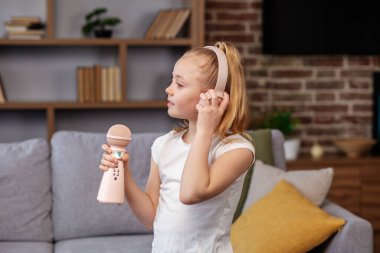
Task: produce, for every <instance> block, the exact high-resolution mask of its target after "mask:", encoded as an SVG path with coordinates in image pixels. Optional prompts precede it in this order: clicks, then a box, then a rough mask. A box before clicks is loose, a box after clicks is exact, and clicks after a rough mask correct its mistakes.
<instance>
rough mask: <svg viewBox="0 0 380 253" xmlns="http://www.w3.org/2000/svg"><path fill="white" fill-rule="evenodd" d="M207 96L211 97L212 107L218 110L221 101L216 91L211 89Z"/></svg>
mask: <svg viewBox="0 0 380 253" xmlns="http://www.w3.org/2000/svg"><path fill="white" fill-rule="evenodd" d="M207 94H209V97H210V100H211V105H212V106H213V107H214V108H217V107H218V105H219V99H218V96H217V95H216V92H215V90H213V89H210V90H208V92H207Z"/></svg>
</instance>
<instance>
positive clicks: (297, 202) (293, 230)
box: [231, 180, 345, 253]
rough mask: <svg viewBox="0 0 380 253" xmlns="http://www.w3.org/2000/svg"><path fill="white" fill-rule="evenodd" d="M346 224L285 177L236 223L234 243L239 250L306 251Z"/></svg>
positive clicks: (238, 251) (237, 251)
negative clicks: (310, 198)
mask: <svg viewBox="0 0 380 253" xmlns="http://www.w3.org/2000/svg"><path fill="white" fill-rule="evenodd" d="M344 224H345V220H344V219H341V218H337V217H334V216H331V215H329V214H328V213H326V212H325V211H323V210H322V209H321V208H319V207H318V206H316V205H314V204H313V203H312V202H311V201H309V200H308V199H307V198H305V197H303V196H302V194H301V193H300V192H299V191H298V190H297V189H296V188H295V187H294V186H293V185H292V184H291V183H288V182H287V181H285V180H281V181H280V182H279V183H277V184H276V186H275V187H274V188H273V190H272V191H271V192H270V193H268V194H266V195H265V196H264V197H263V198H261V199H260V200H259V201H257V202H256V203H255V204H254V205H252V206H251V207H250V208H249V209H248V210H247V211H246V212H243V214H242V215H241V216H240V217H239V218H238V219H237V221H236V222H235V223H234V224H233V225H232V227H231V243H232V246H233V249H234V252H235V253H246V252H265V253H276V252H284V253H287V252H289V253H290V252H291V253H303V252H307V251H309V250H311V249H313V248H314V247H315V246H317V245H319V244H321V243H322V242H324V241H325V240H326V239H327V238H329V237H330V236H331V235H332V234H334V233H335V232H337V231H338V230H339V229H341V228H342V226H343V225H344Z"/></svg>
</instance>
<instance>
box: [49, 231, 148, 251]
mask: <svg viewBox="0 0 380 253" xmlns="http://www.w3.org/2000/svg"><path fill="white" fill-rule="evenodd" d="M152 241H153V235H152V234H150V235H126V236H125V235H124V236H104V237H91V238H78V239H71V240H63V241H60V242H57V243H56V244H55V248H54V253H67V252H80V253H105V252H112V253H151V252H152Z"/></svg>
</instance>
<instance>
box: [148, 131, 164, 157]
mask: <svg viewBox="0 0 380 253" xmlns="http://www.w3.org/2000/svg"><path fill="white" fill-rule="evenodd" d="M162 138H163V136H160V137H158V138H157V139H155V140H154V142H153V144H152V147H151V150H152V159H153V161H154V162H155V163H156V164H158V163H159V154H158V152H159V150H161V147H160V146H161V145H160V144H161V142H162Z"/></svg>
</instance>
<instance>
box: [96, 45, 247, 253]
mask: <svg viewBox="0 0 380 253" xmlns="http://www.w3.org/2000/svg"><path fill="white" fill-rule="evenodd" d="M227 73H228V74H227ZM215 86H217V87H215ZM224 86H225V92H223V90H224ZM215 89H216V90H215ZM166 94H167V97H168V103H167V105H168V114H169V115H170V116H171V117H174V118H178V119H183V120H184V123H183V125H182V126H180V127H177V128H176V129H175V130H173V131H171V132H169V133H168V134H166V135H163V136H161V137H159V138H157V139H156V140H155V141H154V143H153V145H152V159H151V168H150V174H149V178H148V181H147V184H146V189H145V192H144V191H141V190H140V189H139V187H138V186H137V185H136V183H135V182H134V180H133V178H132V175H131V173H130V169H129V168H128V158H129V157H128V155H127V154H126V155H125V156H124V157H123V160H124V161H125V166H124V167H125V193H126V198H127V201H128V204H129V206H130V208H131V209H132V210H133V212H134V213H135V215H136V216H137V217H138V219H139V220H140V221H141V222H142V223H143V224H144V225H145V226H146V227H148V228H153V231H154V240H153V243H152V252H160V253H161V252H170V253H171V252H176V253H184V252H201V253H210V252H218V253H219V252H222V253H224V252H232V248H231V244H230V240H229V236H230V227H231V222H232V218H233V215H234V212H235V209H236V206H237V203H238V201H239V198H240V193H241V189H242V185H243V181H244V176H245V174H246V171H247V169H248V168H249V167H250V165H251V164H252V163H253V161H254V147H253V145H252V144H251V142H250V141H248V140H247V139H246V138H244V137H243V135H244V134H243V131H244V127H245V124H246V120H247V113H248V109H247V99H246V89H245V81H244V73H243V67H242V65H241V58H240V54H239V52H238V50H237V49H236V48H235V47H234V46H232V45H231V44H228V43H225V42H218V43H216V44H215V46H212V47H205V48H195V49H192V50H190V51H188V52H186V53H185V54H184V55H183V56H182V57H181V58H180V59H179V60H178V61H177V63H176V64H175V66H174V69H173V80H172V83H171V84H170V85H169V87H167V88H166ZM218 96H219V97H218ZM220 97H222V98H220ZM102 148H103V150H104V151H105V153H104V155H103V159H102V161H101V165H100V166H99V167H100V169H102V170H107V169H108V168H109V167H115V166H116V164H117V160H115V159H114V158H113V157H112V156H111V155H110V154H111V150H110V148H109V146H108V145H106V144H103V145H102Z"/></svg>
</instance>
